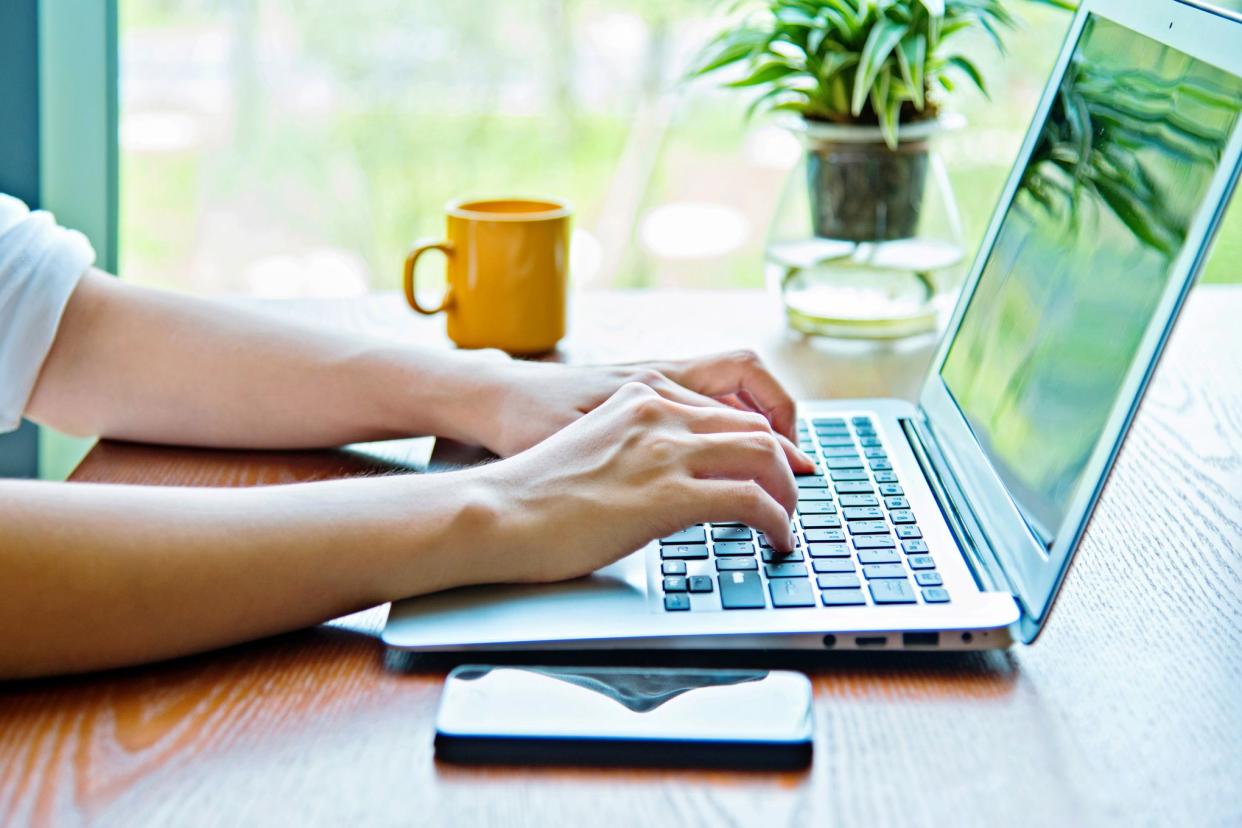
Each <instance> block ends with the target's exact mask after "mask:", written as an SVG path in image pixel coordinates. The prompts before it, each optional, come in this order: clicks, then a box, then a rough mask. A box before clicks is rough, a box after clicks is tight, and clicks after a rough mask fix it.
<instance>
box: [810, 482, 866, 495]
mask: <svg viewBox="0 0 1242 828" xmlns="http://www.w3.org/2000/svg"><path fill="white" fill-rule="evenodd" d="M833 488H834V489H836V490H837V494H839V495H851V494H871V493H872V492H873V491H874V489H872V488H871V483H870V482H869V481H866V480H844V481H842V482H840V483H837V484H836V485H835V486H833ZM798 497H806V495H804V494H802V493H801V492H799V493H798Z"/></svg>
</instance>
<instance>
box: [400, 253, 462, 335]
mask: <svg viewBox="0 0 1242 828" xmlns="http://www.w3.org/2000/svg"><path fill="white" fill-rule="evenodd" d="M428 250H439V251H440V252H441V253H443V254H444V255H445V256H452V255H453V243H452V242H448V241H431V240H426V241H420V242H416V243H415V245H414V249H413V250H411V251H410V255H408V256H406V257H405V279H404V285H405V301H407V302H409V303H410V307H412V308H413V309H414V310H416V311H418V312H419V313H422V314H426V315H427V316H432V315H434V314H437V313H439V312H440V311H442V310H448V308H449V307H450V306H451V305H452V304H453V286H452V285H449V286H448V287H447V288H445V290H444V297H443V298H442V299H440V304H438V305H436V306H435V307H434V308H424V307H423V306H422V305H420V304H418V297H417V296H415V295H414V267H415V266H416V265H417V264H418V257H419V256H421V255H423V254H424V253H426V252H427V251H428Z"/></svg>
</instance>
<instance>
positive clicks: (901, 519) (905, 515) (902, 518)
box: [888, 509, 915, 523]
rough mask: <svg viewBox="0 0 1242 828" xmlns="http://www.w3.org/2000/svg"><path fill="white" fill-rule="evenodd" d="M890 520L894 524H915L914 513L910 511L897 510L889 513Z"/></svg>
mask: <svg viewBox="0 0 1242 828" xmlns="http://www.w3.org/2000/svg"><path fill="white" fill-rule="evenodd" d="M888 519H889V520H891V521H892V522H893V523H914V522H915V520H914V512H911V511H910V510H909V509H895V510H893V511H891V512H889V513H888Z"/></svg>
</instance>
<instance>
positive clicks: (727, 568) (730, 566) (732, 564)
mask: <svg viewBox="0 0 1242 828" xmlns="http://www.w3.org/2000/svg"><path fill="white" fill-rule="evenodd" d="M758 569H759V564H757V563H756V562H755V559H754V558H717V559H716V571H717V572H744V571H746V570H755V571H758Z"/></svg>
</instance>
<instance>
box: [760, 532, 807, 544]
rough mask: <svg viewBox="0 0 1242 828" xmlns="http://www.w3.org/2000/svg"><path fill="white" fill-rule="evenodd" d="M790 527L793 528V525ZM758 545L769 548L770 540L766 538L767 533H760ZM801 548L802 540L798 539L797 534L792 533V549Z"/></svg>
mask: <svg viewBox="0 0 1242 828" xmlns="http://www.w3.org/2000/svg"><path fill="white" fill-rule="evenodd" d="M790 528H793V527H790ZM759 545H760V546H761V547H763V548H764V549H771V548H772V541H770V540H769V539H768V536H767V535H760V536H759ZM801 548H802V542H801V541H800V540H799V539H798V536H797V535H794V549H801Z"/></svg>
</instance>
